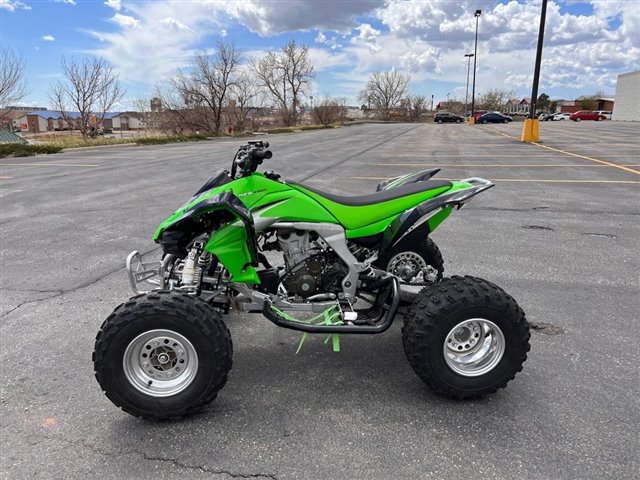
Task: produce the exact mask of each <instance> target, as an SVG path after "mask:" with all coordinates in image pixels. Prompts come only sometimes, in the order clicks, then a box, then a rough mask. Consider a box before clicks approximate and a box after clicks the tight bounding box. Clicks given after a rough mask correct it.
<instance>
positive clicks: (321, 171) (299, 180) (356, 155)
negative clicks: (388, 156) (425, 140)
mask: <svg viewBox="0 0 640 480" xmlns="http://www.w3.org/2000/svg"><path fill="white" fill-rule="evenodd" d="M419 127H420V125H418V126H415V127H412V128H408V129H406V130H403V131H402V132H400V133H397V134H395V135H392V136H391V137H389V138H387V139H386V140H383V141H382V142H378V143H376V144H375V145H373V146H371V147H369V148H366V149H364V150H360V151H359V152H358V153H356V154H354V155H351V156H349V157H347V158H343V159H342V160H340V161H339V162H336V163H332V164H331V165H328V166H326V167H324V168H321V169H320V170H318V171H317V172H315V173H312V174H311V175H307V176H306V177H302V178H300V179H298V180H297V181H298V182H305V181H307V180H309V179H310V178H313V177H316V176H318V175H320V174H321V173H324V172H326V171H327V170H331V169H333V168H336V167H338V166H340V165H342V164H343V163H346V162H348V161H349V160H353V159H354V158H357V157H359V156H360V155H364V154H365V153H367V152H369V151H371V150H373V149H374V148H378V147H379V146H381V145H384V144H385V143H387V142H390V141H391V140H394V139H396V138H398V137H400V136H401V135H404V134H405V133H409V132H410V131H412V130H415V129H416V128H419Z"/></svg>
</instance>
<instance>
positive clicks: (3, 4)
mask: <svg viewBox="0 0 640 480" xmlns="http://www.w3.org/2000/svg"><path fill="white" fill-rule="evenodd" d="M0 9H2V10H8V11H10V12H15V11H16V10H31V6H30V5H27V4H25V3H22V2H20V1H18V0H0Z"/></svg>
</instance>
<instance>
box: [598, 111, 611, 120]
mask: <svg viewBox="0 0 640 480" xmlns="http://www.w3.org/2000/svg"><path fill="white" fill-rule="evenodd" d="M596 113H599V114H600V115H604V116H605V117H606V119H607V120H611V112H610V111H609V110H596Z"/></svg>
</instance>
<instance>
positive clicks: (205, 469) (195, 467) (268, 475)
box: [136, 451, 278, 480]
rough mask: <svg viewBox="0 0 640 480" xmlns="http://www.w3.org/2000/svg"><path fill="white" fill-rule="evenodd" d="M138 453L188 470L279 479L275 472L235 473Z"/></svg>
mask: <svg viewBox="0 0 640 480" xmlns="http://www.w3.org/2000/svg"><path fill="white" fill-rule="evenodd" d="M136 453H138V454H140V455H142V457H143V458H144V459H145V460H149V461H154V462H168V463H171V464H172V465H175V466H176V467H179V468H185V469H188V470H198V471H200V472H204V473H213V474H216V475H228V476H229V477H231V478H271V479H273V480H277V478H278V477H277V476H276V474H274V473H234V472H231V471H229V470H217V469H214V468H210V467H207V466H206V465H190V464H188V463H184V462H181V461H179V460H177V459H175V458H167V457H154V456H151V455H147V454H146V453H144V452H139V451H136Z"/></svg>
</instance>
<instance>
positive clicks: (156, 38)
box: [0, 0, 640, 96]
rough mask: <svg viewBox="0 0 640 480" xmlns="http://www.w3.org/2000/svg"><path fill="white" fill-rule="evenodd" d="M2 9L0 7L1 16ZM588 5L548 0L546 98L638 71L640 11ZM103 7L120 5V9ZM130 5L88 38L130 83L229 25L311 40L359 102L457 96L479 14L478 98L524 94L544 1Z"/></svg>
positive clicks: (157, 72)
mask: <svg viewBox="0 0 640 480" xmlns="http://www.w3.org/2000/svg"><path fill="white" fill-rule="evenodd" d="M7 1H8V0H0V2H2V3H1V5H3V8H6V7H4V4H6V3H7ZM10 3H12V4H15V2H10ZM590 3H591V4H592V5H593V9H594V13H593V14H591V15H586V14H583V15H576V14H571V13H568V12H567V11H566V10H565V9H561V8H560V6H559V5H558V1H557V0H555V1H554V0H550V1H549V4H548V11H547V26H546V33H545V49H544V53H543V63H542V75H541V79H540V81H541V85H540V88H541V89H544V88H546V89H553V88H563V89H564V90H566V89H573V90H580V89H593V90H594V91H595V90H597V89H605V90H607V89H610V85H612V82H614V81H615V77H616V75H617V74H618V73H621V72H624V71H630V70H636V69H639V68H640V2H638V1H630V0H592V1H591V2H590ZM105 4H106V5H107V6H108V7H110V8H112V9H114V10H116V11H120V10H121V9H123V8H124V7H123V6H122V4H121V2H120V1H119V0H106V1H105ZM126 7H127V15H123V14H121V13H116V16H114V17H113V19H112V20H113V21H114V22H115V23H117V24H118V25H119V26H120V28H119V29H118V31H116V32H91V33H92V35H94V36H96V37H97V38H99V39H100V40H101V41H102V43H103V45H102V47H101V48H100V49H98V50H97V51H94V52H93V53H95V54H98V55H102V56H104V57H105V58H107V59H108V60H109V61H110V62H111V63H113V64H114V65H115V66H116V68H117V69H118V71H119V72H120V73H121V75H122V78H123V80H127V81H140V82H144V83H147V84H152V83H154V82H155V81H159V80H166V79H167V78H168V77H169V76H170V75H171V74H172V73H173V72H174V71H175V69H176V68H178V67H184V66H186V65H187V64H188V63H189V60H190V58H191V56H192V54H193V50H194V49H196V48H202V45H203V44H202V40H203V39H205V38H210V37H211V36H213V35H219V36H221V37H226V36H227V33H228V31H231V25H233V27H234V30H233V33H235V32H236V31H237V24H241V25H244V26H246V28H248V29H249V30H251V31H253V32H255V33H257V34H258V35H260V36H263V37H267V36H272V35H273V36H275V35H278V34H282V33H284V32H291V34H292V36H293V34H294V33H295V32H297V31H300V30H304V31H312V32H313V36H311V38H314V39H315V46H314V48H311V49H310V55H311V57H312V60H313V62H314V65H315V67H316V70H317V71H324V72H329V76H330V77H331V78H333V80H335V83H334V84H330V85H327V88H329V89H330V88H334V87H335V88H336V89H340V94H342V95H345V94H349V92H354V93H355V94H357V91H359V90H360V89H361V88H362V84H363V83H364V81H366V78H367V77H368V76H369V75H370V73H371V72H372V71H374V70H388V69H391V68H396V69H398V70H401V71H403V72H407V73H411V76H412V79H413V81H414V82H416V84H419V82H427V83H426V84H422V85H429V82H433V81H437V82H439V84H440V82H444V83H446V82H453V83H454V84H455V86H452V87H450V89H449V87H447V91H451V92H456V91H459V90H460V85H462V87H464V86H465V83H466V73H467V62H466V60H465V58H464V54H465V53H468V52H473V47H474V34H475V25H476V20H475V18H474V16H473V12H474V10H475V9H476V8H479V9H482V15H481V17H480V19H479V38H478V75H477V87H478V89H479V91H481V92H482V91H484V90H488V89H490V88H507V89H511V88H514V89H518V90H520V91H521V93H522V96H526V94H527V93H528V92H527V90H528V89H530V83H531V75H532V73H533V63H534V59H535V48H536V40H537V33H538V22H539V19H540V1H539V0H534V1H528V2H520V1H515V0H511V1H506V2H505V1H498V0H474V2H468V1H460V2H458V1H451V0H422V1H419V2H418V1H411V2H408V1H404V0H387V1H383V0H367V1H357V0H347V1H338V0H309V1H303V0H288V1H287V2H286V3H283V2H264V1H258V0H236V1H234V2H221V1H219V0H199V1H195V0H194V1H189V2H185V1H179V0H157V1H154V2H144V3H141V2H129V3H126ZM569 11H570V10H569ZM118 15H119V17H118ZM116 18H118V20H116ZM612 25H613V26H612ZM229 37H231V38H232V39H233V35H229ZM289 38H291V37H289ZM293 38H296V37H295V36H293ZM284 41H286V40H278V41H277V42H275V41H274V43H273V44H272V45H269V46H263V44H258V45H257V46H256V52H258V49H260V48H263V49H264V50H266V49H271V50H274V49H275V50H277V49H278V48H279V47H280V46H281V45H282V43H283V42H284ZM208 46H210V45H209V44H208ZM256 52H254V53H256ZM244 53H245V55H246V56H247V57H248V56H250V55H249V53H251V52H244ZM324 77H325V78H326V77H327V75H324ZM429 88H431V87H429ZM323 91H324V90H323ZM326 93H327V94H332V92H331V91H328V92H326ZM581 93H583V92H580V94H581Z"/></svg>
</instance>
